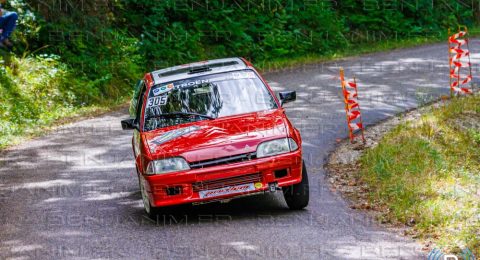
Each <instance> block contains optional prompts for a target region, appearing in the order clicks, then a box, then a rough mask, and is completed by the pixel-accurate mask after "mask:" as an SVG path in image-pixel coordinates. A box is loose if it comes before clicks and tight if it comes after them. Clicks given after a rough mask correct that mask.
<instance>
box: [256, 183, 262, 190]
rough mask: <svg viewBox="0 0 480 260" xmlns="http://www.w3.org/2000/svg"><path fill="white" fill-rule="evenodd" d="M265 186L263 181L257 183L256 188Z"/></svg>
mask: <svg viewBox="0 0 480 260" xmlns="http://www.w3.org/2000/svg"><path fill="white" fill-rule="evenodd" d="M262 187H263V184H262V183H261V182H257V183H255V189H260V188H262Z"/></svg>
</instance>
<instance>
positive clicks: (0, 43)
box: [0, 0, 18, 49]
mask: <svg viewBox="0 0 480 260" xmlns="http://www.w3.org/2000/svg"><path fill="white" fill-rule="evenodd" d="M5 2H6V0H0V31H1V32H0V47H1V48H7V49H11V48H12V47H13V44H12V42H11V41H10V40H9V38H10V35H12V33H13V31H14V30H15V27H16V26H17V20H18V15H17V13H15V12H9V11H5V10H3V8H2V7H3V6H2V5H3V4H5Z"/></svg>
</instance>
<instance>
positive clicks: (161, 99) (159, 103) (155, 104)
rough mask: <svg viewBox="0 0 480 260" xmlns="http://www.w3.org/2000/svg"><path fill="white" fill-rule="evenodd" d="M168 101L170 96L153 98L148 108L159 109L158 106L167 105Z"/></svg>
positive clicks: (150, 99) (149, 100)
mask: <svg viewBox="0 0 480 260" xmlns="http://www.w3.org/2000/svg"><path fill="white" fill-rule="evenodd" d="M167 101H168V95H163V96H159V97H153V98H149V99H148V104H147V107H158V106H164V105H166V104H167Z"/></svg>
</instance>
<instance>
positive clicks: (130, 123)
mask: <svg viewBox="0 0 480 260" xmlns="http://www.w3.org/2000/svg"><path fill="white" fill-rule="evenodd" d="M138 128H139V127H138V124H137V120H135V119H134V118H130V119H125V120H122V129H123V130H133V129H137V130H138Z"/></svg>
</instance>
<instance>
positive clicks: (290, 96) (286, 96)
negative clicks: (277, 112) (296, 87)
mask: <svg viewBox="0 0 480 260" xmlns="http://www.w3.org/2000/svg"><path fill="white" fill-rule="evenodd" d="M278 96H279V97H280V105H281V106H283V104H285V103H288V102H292V101H295V100H297V92H296V91H282V92H280V93H278Z"/></svg>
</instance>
